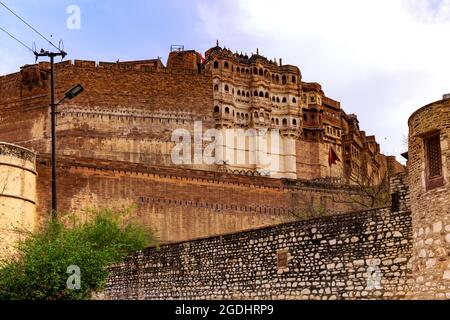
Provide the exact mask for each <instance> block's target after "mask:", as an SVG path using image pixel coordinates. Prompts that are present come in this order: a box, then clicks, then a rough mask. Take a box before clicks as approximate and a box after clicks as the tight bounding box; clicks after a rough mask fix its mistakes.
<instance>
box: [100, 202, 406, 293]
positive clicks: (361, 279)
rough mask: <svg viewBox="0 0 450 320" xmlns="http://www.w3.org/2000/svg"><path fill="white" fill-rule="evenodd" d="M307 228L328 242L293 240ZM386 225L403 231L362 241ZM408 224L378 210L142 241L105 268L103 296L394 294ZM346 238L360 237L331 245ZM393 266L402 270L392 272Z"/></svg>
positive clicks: (400, 283) (402, 287)
mask: <svg viewBox="0 0 450 320" xmlns="http://www.w3.org/2000/svg"><path fill="white" fill-rule="evenodd" d="M313 228H314V229H316V230H317V232H320V233H321V234H323V235H324V238H325V239H326V240H328V241H325V242H318V241H317V240H315V239H311V238H308V239H303V240H301V237H300V236H299V235H300V234H304V233H305V232H306V233H307V232H310V230H311V229H313ZM388 230H390V231H391V232H393V231H394V230H398V231H400V232H401V233H402V235H403V237H402V238H391V239H390V240H389V241H388V240H387V239H384V238H383V239H377V238H376V237H374V238H373V240H372V241H369V240H367V238H368V234H377V233H380V232H386V231H388ZM411 230H412V229H411V219H410V214H409V213H408V212H402V213H390V212H389V210H388V209H379V210H372V211H367V212H363V213H353V214H345V215H340V216H335V217H330V218H324V219H318V220H308V221H302V222H294V223H289V224H283V225H279V226H276V227H269V228H264V229H259V230H254V231H250V232H245V233H238V234H230V235H225V236H221V237H217V238H208V239H203V240H197V241H191V242H187V243H181V244H173V245H166V246H161V247H160V248H159V249H158V250H156V249H154V248H150V249H148V250H145V251H144V252H142V253H139V254H137V255H135V256H133V257H130V258H129V259H128V260H127V261H126V262H125V263H124V264H122V265H118V266H116V267H113V268H111V272H112V274H111V276H110V278H109V280H108V286H107V289H106V292H105V294H106V296H107V297H108V298H110V299H138V298H142V299H184V298H187V299H200V297H205V298H217V299H232V298H239V297H250V298H252V299H280V297H281V296H283V297H284V298H286V299H316V298H321V299H324V298H325V299H330V300H331V299H358V298H361V299H377V298H379V297H381V296H384V297H389V298H391V299H398V298H402V297H404V294H403V293H402V292H404V291H408V288H407V285H406V284H405V279H407V275H408V274H409V271H408V269H407V267H406V264H407V261H408V259H409V256H410V250H411V245H410V244H406V245H404V244H401V241H402V240H404V239H410V238H411V236H412V234H411ZM325 235H326V236H325ZM280 237H282V238H283V240H284V241H283V242H282V243H280V242H279V241H277V239H279V238H280ZM352 237H358V238H360V239H361V240H360V241H358V242H355V243H352V242H345V241H341V242H340V244H339V241H340V240H345V239H351V238H352ZM269 238H271V239H272V240H269ZM330 240H335V241H332V242H330ZM262 242H263V243H266V244H265V245H264V246H263V247H260V246H258V244H259V243H262ZM388 242H389V244H390V245H387V244H388ZM408 243H409V242H408ZM286 248H289V250H288V251H286ZM286 254H287V257H288V259H287V260H285V259H286ZM378 257H382V258H378ZM399 257H403V258H402V259H399ZM394 260H395V261H394ZM231 261H235V262H231ZM238 261H239V262H238ZM286 261H287V267H285V266H284V265H283V264H284V263H285V262H286ZM383 261H384V263H383ZM280 263H281V264H280ZM393 263H394V264H395V266H396V267H397V269H396V268H394V269H392V268H391V267H392V264H393ZM400 267H402V268H404V270H405V272H403V273H400V272H398V271H397V270H398V268H400ZM261 271H264V273H263V272H261ZM377 277H379V279H378V278H377ZM225 279H226V284H224V281H225ZM377 279H378V280H381V282H378V280H377ZM262 283H264V285H261V284H262ZM219 289H221V290H219ZM138 292H143V296H142V295H141V296H139V294H138ZM244 293H245V294H247V296H244Z"/></svg>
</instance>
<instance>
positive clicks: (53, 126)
mask: <svg viewBox="0 0 450 320" xmlns="http://www.w3.org/2000/svg"><path fill="white" fill-rule="evenodd" d="M34 55H35V56H36V61H37V59H38V58H39V57H49V58H50V108H51V112H50V114H51V130H52V132H51V134H52V219H54V218H55V217H56V210H57V201H56V200H57V199H56V114H57V111H56V108H57V106H58V105H59V104H60V103H61V102H63V101H64V100H66V99H69V100H71V99H73V98H75V97H76V96H77V95H79V94H80V93H81V92H83V90H84V89H83V87H82V86H81V85H80V84H79V85H76V86H75V87H73V88H72V89H70V90H69V91H67V92H66V93H65V94H64V98H63V99H62V100H60V101H59V102H58V103H55V72H54V64H55V63H54V61H55V57H61V58H63V59H64V57H65V56H66V55H67V53H66V52H65V51H63V50H59V52H49V51H45V50H43V49H41V51H40V52H36V51H35V52H34Z"/></svg>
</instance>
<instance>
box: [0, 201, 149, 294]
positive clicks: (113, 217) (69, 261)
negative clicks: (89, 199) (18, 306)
mask: <svg viewBox="0 0 450 320" xmlns="http://www.w3.org/2000/svg"><path fill="white" fill-rule="evenodd" d="M130 212H131V210H125V211H113V210H109V209H104V210H101V211H98V212H95V211H90V218H89V219H86V220H85V221H84V222H81V221H79V220H77V219H74V218H73V217H72V219H70V223H67V221H64V219H59V220H57V221H50V222H48V223H47V224H46V226H45V228H43V229H42V230H41V231H39V232H37V233H36V234H31V235H29V236H28V237H27V238H26V239H25V240H23V241H20V242H19V243H18V244H17V254H16V255H15V256H14V257H13V258H10V259H8V261H3V262H2V264H1V266H0V267H1V269H0V299H2V300H5V299H8V300H9V299H16V300H21V299H33V300H38V299H46V300H56V299H89V298H90V297H91V294H93V293H95V292H99V291H101V290H102V289H103V288H104V285H105V283H106V279H107V277H108V270H107V267H108V266H111V265H113V264H116V263H119V262H121V261H122V260H123V259H124V258H125V257H126V256H127V255H129V254H130V253H132V252H134V251H137V250H142V249H143V248H145V247H146V246H148V245H150V244H152V243H154V242H155V238H154V236H153V234H152V233H151V232H150V231H149V229H148V228H146V227H145V226H143V225H141V224H139V223H137V222H136V221H135V220H133V219H132V218H130ZM71 266H76V267H78V268H79V270H80V278H79V279H80V282H79V284H80V288H79V289H70V285H69V282H70V281H71V280H70V277H71V275H72V274H71V273H68V268H69V267H71ZM72 288H73V286H72Z"/></svg>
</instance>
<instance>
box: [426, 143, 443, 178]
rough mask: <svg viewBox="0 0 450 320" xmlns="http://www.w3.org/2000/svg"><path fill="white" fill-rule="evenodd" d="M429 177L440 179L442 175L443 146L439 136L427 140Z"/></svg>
mask: <svg viewBox="0 0 450 320" xmlns="http://www.w3.org/2000/svg"><path fill="white" fill-rule="evenodd" d="M427 158H428V177H429V178H434V177H439V176H440V175H441V174H442V163H441V144H440V141H439V135H435V136H433V137H431V138H428V139H427Z"/></svg>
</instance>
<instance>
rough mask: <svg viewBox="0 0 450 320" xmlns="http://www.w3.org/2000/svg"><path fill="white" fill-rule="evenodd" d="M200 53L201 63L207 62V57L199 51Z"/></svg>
mask: <svg viewBox="0 0 450 320" xmlns="http://www.w3.org/2000/svg"><path fill="white" fill-rule="evenodd" d="M199 55H200V61H201V63H202V64H204V63H205V58H204V57H203V55H202V54H201V53H199Z"/></svg>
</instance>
